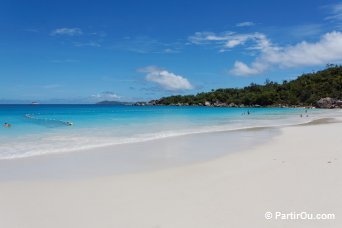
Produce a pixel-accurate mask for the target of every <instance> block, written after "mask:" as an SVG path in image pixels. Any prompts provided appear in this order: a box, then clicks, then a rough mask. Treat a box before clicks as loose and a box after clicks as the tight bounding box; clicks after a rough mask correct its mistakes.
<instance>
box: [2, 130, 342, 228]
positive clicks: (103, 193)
mask: <svg viewBox="0 0 342 228" xmlns="http://www.w3.org/2000/svg"><path fill="white" fill-rule="evenodd" d="M149 143H153V142H149ZM217 146H221V147H222V146H227V145H225V144H224V142H222V144H221V145H217ZM212 149H213V150H214V149H215V148H212ZM341 162H342V124H341V123H330V124H320V123H318V124H314V125H305V126H297V127H286V128H282V129H281V134H280V135H277V136H275V137H274V138H272V139H271V140H270V141H269V142H268V143H265V144H262V145H258V146H256V147H254V148H250V149H247V150H245V151H243V152H239V153H232V154H228V155H226V156H223V157H220V158H217V159H214V160H211V161H206V162H201V163H196V164H192V165H186V166H182V167H174V168H167V169H163V170H159V171H149V172H147V171H146V172H138V173H131V174H115V175H111V176H107V177H92V178H80V179H64V180H63V179H62V180H54V179H52V180H46V179H42V180H39V179H37V180H15V181H5V180H4V181H1V182H0V227H1V228H2V227H3V228H48V227H56V228H57V227H58V228H61V227H63V228H69V227H70V228H71V227H72V228H76V227H80V228H87V227H99V228H107V227H108V228H109V227H110V228H126V227H127V228H202V227H203V228H227V227H234V228H238V227H246V228H251V227H257V228H261V227H262V228H265V227H272V228H274V227H296V228H297V227H308V228H314V227H324V228H328V227H336V228H340V227H342V197H341V193H342V176H341V175H342V163H341ZM9 175H10V174H9ZM267 211H270V212H272V213H273V215H274V213H275V212H277V211H278V212H282V213H291V212H302V211H304V212H308V213H334V214H335V219H334V220H279V219H277V220H276V219H274V218H273V219H271V220H266V219H265V218H264V214H265V212H267Z"/></svg>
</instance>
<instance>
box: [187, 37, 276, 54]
mask: <svg viewBox="0 0 342 228" xmlns="http://www.w3.org/2000/svg"><path fill="white" fill-rule="evenodd" d="M189 41H190V42H191V43H193V44H196V45H208V44H215V45H218V47H219V48H220V52H224V51H226V50H229V49H231V48H234V47H236V46H239V45H245V44H246V43H247V42H252V43H253V45H252V46H250V47H249V49H254V50H259V49H264V48H266V47H269V46H270V45H271V42H270V41H269V40H268V39H267V37H266V36H265V35H264V34H262V33H258V32H255V33H246V34H239V33H235V32H225V33H222V34H216V33H212V32H197V33H195V34H194V35H193V36H190V37H189Z"/></svg>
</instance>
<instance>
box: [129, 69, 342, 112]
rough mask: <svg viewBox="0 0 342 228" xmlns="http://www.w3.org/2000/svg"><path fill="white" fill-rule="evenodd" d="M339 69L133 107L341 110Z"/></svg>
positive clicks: (174, 97) (341, 80) (175, 97)
mask: <svg viewBox="0 0 342 228" xmlns="http://www.w3.org/2000/svg"><path fill="white" fill-rule="evenodd" d="M341 99H342V66H339V65H332V64H328V65H327V67H326V69H324V70H321V71H317V72H314V73H307V74H303V75H301V76H299V77H298V78H297V79H295V80H292V81H286V80H285V81H283V82H282V83H277V82H273V81H269V80H266V82H265V84H264V85H258V84H255V83H252V84H250V85H249V86H246V87H244V88H226V89H223V88H222V89H216V90H212V91H211V92H202V93H198V94H196V95H183V96H182V95H176V96H169V97H162V98H160V99H158V100H151V101H149V102H136V103H135V104H134V105H138V106H144V105H177V106H213V107H268V106H269V107H298V106H300V107H303V106H305V107H319V108H342V100H341Z"/></svg>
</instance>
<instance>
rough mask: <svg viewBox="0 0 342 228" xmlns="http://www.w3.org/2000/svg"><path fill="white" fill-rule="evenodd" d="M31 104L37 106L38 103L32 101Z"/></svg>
mask: <svg viewBox="0 0 342 228" xmlns="http://www.w3.org/2000/svg"><path fill="white" fill-rule="evenodd" d="M31 104H32V105H39V103H38V102H36V101H33V102H32V103H31Z"/></svg>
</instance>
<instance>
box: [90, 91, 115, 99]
mask: <svg viewBox="0 0 342 228" xmlns="http://www.w3.org/2000/svg"><path fill="white" fill-rule="evenodd" d="M91 98H93V99H96V100H107V101H111V100H117V99H120V98H121V97H120V96H119V95H117V94H116V93H114V92H111V91H105V92H102V93H98V94H94V95H91Z"/></svg>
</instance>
